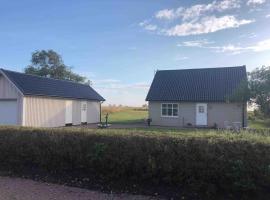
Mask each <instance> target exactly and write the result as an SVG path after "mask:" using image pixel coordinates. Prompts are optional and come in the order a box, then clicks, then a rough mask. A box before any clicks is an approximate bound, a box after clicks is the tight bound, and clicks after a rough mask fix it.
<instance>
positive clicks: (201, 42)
mask: <svg viewBox="0 0 270 200" xmlns="http://www.w3.org/2000/svg"><path fill="white" fill-rule="evenodd" d="M212 43H214V42H209V41H208V40H206V39H203V40H190V41H184V42H182V43H180V44H178V45H177V46H179V47H181V46H184V47H203V46H205V45H207V44H212Z"/></svg>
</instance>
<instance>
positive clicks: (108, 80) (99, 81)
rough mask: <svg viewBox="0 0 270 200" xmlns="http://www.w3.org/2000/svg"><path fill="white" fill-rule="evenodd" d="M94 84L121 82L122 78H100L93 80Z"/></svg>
mask: <svg viewBox="0 0 270 200" xmlns="http://www.w3.org/2000/svg"><path fill="white" fill-rule="evenodd" d="M92 82H93V84H115V83H120V82H121V81H120V80H117V79H99V80H92Z"/></svg>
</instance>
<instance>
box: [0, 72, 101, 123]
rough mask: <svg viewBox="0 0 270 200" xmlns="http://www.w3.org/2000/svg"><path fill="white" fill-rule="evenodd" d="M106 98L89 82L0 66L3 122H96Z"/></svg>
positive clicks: (0, 119) (0, 107)
mask: <svg viewBox="0 0 270 200" xmlns="http://www.w3.org/2000/svg"><path fill="white" fill-rule="evenodd" d="M103 101H105V99H104V98H103V97H102V96H100V95H99V94H98V93H97V92H96V91H95V90H94V89H93V88H91V87H90V86H89V85H85V84H79V83H75V82H71V81H65V80H57V79H52V78H44V77H40V76H35V75H28V74H24V73H18V72H14V71H9V70H5V69H0V125H19V126H33V127H60V126H65V125H78V124H82V123H97V122H100V113H101V103H102V102H103Z"/></svg>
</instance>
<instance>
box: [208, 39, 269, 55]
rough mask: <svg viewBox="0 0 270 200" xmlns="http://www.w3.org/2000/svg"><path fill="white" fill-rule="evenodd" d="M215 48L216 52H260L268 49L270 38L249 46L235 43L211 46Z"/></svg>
mask: <svg viewBox="0 0 270 200" xmlns="http://www.w3.org/2000/svg"><path fill="white" fill-rule="evenodd" d="M211 48H215V49H217V52H229V53H232V54H239V53H244V52H262V51H269V50H270V39H267V40H263V41H260V42H257V43H256V44H254V45H250V46H235V45H232V44H230V45H226V46H222V47H211Z"/></svg>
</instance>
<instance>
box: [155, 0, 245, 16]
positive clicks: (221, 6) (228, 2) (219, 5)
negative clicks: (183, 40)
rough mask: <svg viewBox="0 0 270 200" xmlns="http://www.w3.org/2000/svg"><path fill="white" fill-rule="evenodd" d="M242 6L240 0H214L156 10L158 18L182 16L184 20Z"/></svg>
mask: <svg viewBox="0 0 270 200" xmlns="http://www.w3.org/2000/svg"><path fill="white" fill-rule="evenodd" d="M234 8H240V0H223V1H213V2H211V3H209V4H196V5H193V6H191V7H188V8H183V7H179V8H177V9H164V10H160V11H158V12H156V14H155V17H156V18H157V19H167V20H172V19H175V18H182V19H183V20H188V19H194V18H197V17H199V16H201V15H203V14H205V13H208V12H215V11H218V12H223V11H225V10H229V9H234Z"/></svg>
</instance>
